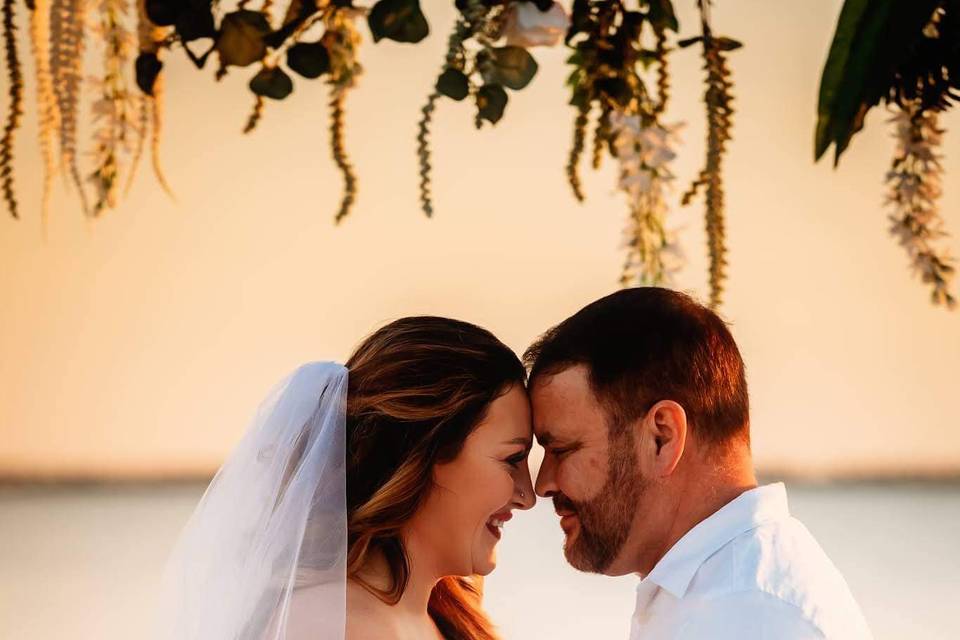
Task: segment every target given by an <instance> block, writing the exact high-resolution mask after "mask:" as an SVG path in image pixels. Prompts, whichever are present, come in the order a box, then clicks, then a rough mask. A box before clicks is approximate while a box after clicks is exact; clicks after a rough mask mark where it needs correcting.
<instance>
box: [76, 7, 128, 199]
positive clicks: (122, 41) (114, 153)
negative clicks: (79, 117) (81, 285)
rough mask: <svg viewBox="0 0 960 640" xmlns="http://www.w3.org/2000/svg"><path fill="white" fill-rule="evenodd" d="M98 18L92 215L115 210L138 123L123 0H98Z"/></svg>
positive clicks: (96, 29)
mask: <svg viewBox="0 0 960 640" xmlns="http://www.w3.org/2000/svg"><path fill="white" fill-rule="evenodd" d="M94 8H95V9H96V10H97V11H98V12H99V15H100V23H99V25H98V26H97V27H96V28H95V29H93V30H92V31H93V33H94V35H96V36H97V37H98V38H99V39H100V41H101V42H102V43H103V47H104V72H103V77H102V78H90V79H89V82H90V84H91V86H92V87H93V88H95V89H96V90H97V91H98V93H99V97H98V98H97V99H96V101H95V102H94V103H93V122H94V123H95V124H96V123H99V124H100V126H99V127H98V128H97V130H96V133H95V137H94V143H95V147H94V150H93V152H92V154H91V155H92V156H93V158H94V162H95V166H96V168H95V169H94V171H93V172H92V173H91V174H90V175H89V177H88V180H89V181H90V182H92V183H93V185H94V189H95V193H96V201H95V202H94V205H93V215H94V216H98V215H100V214H101V213H102V212H103V211H104V210H105V209H114V208H116V206H117V200H118V195H119V191H120V176H121V173H123V171H124V168H123V158H124V157H125V156H129V155H130V154H131V153H132V152H133V150H134V135H135V134H136V132H137V129H138V127H139V126H140V124H139V123H138V122H137V118H136V114H137V98H136V96H135V94H134V93H133V92H132V91H130V87H129V82H128V80H127V75H126V73H127V69H128V67H129V66H130V65H129V61H130V54H131V52H132V51H133V47H134V43H135V41H134V36H133V34H132V33H131V32H130V31H129V30H128V29H127V28H126V27H125V26H124V24H123V21H124V19H125V18H126V14H127V12H128V5H127V1H126V0H98V3H97V5H96V6H95V7H94Z"/></svg>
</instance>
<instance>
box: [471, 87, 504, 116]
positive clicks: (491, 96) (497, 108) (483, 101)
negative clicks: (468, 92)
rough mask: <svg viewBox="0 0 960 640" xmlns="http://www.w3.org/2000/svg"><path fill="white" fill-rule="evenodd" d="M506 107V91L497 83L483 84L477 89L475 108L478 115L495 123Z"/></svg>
mask: <svg viewBox="0 0 960 640" xmlns="http://www.w3.org/2000/svg"><path fill="white" fill-rule="evenodd" d="M506 107H507V92H506V91H504V89H503V87H501V86H500V85H498V84H485V85H483V86H482V87H480V89H479V90H478V91H477V110H478V113H479V114H480V117H481V118H483V119H484V120H487V121H489V122H490V123H491V124H497V122H499V120H500V118H502V117H503V110H504V109H505V108H506Z"/></svg>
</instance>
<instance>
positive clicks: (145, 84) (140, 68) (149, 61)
mask: <svg viewBox="0 0 960 640" xmlns="http://www.w3.org/2000/svg"><path fill="white" fill-rule="evenodd" d="M134 68H135V69H136V74H137V86H138V87H140V90H141V91H143V92H144V93H145V94H147V95H148V96H152V95H153V85H154V83H155V82H156V81H157V76H158V75H160V70H161V69H163V63H162V62H160V59H159V58H158V57H157V54H156V53H147V52H144V53H141V54H140V55H138V56H137V60H136V62H134Z"/></svg>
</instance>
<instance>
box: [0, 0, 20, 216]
mask: <svg viewBox="0 0 960 640" xmlns="http://www.w3.org/2000/svg"><path fill="white" fill-rule="evenodd" d="M15 15H16V14H15V11H14V0H3V44H4V52H5V54H6V60H7V78H8V80H9V81H10V89H9V96H10V107H9V109H10V110H9V111H8V113H7V122H6V124H5V125H4V128H3V138H2V139H0V188H2V190H3V199H4V201H5V202H6V203H7V209H9V211H10V215H12V216H13V217H14V218H17V217H19V216H18V214H17V199H16V195H15V194H14V190H13V135H14V133H16V130H17V128H18V127H19V126H20V116H22V115H23V71H22V70H21V68H20V58H19V56H18V54H17V34H16V25H15V24H14V18H15Z"/></svg>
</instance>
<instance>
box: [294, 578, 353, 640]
mask: <svg viewBox="0 0 960 640" xmlns="http://www.w3.org/2000/svg"><path fill="white" fill-rule="evenodd" d="M344 616H345V605H344V592H343V586H342V585H337V584H319V585H314V586H310V587H304V588H301V589H297V590H295V591H294V592H293V595H292V596H291V597H290V609H289V614H288V616H287V633H286V636H285V638H286V640H321V639H323V638H339V637H340V634H342V633H343V628H344Z"/></svg>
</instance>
